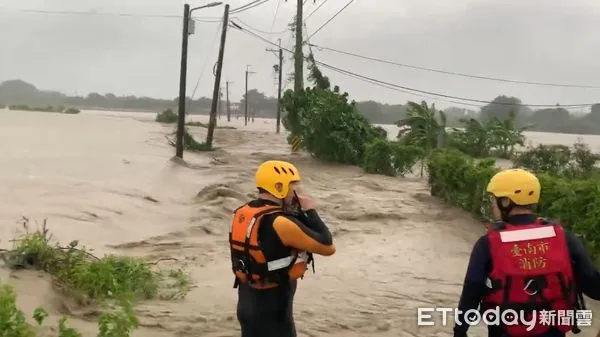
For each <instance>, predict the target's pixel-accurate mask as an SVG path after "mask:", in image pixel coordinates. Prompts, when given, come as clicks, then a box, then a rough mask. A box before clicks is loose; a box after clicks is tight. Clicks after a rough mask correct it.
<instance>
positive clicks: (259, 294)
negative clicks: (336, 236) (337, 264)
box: [237, 200, 333, 337]
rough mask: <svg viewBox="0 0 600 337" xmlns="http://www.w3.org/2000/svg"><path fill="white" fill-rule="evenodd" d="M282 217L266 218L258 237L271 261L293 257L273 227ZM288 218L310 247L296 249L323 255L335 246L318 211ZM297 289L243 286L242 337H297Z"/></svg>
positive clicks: (257, 204) (286, 285)
mask: <svg viewBox="0 0 600 337" xmlns="http://www.w3.org/2000/svg"><path fill="white" fill-rule="evenodd" d="M266 204H270V202H269V201H265V200H254V201H252V202H250V203H249V205H250V206H253V207H263V206H264V205H266ZM278 216H281V215H266V216H265V217H264V218H263V220H262V222H261V224H260V228H259V232H258V237H259V240H260V246H261V249H262V251H263V253H264V254H265V257H266V258H267V260H276V259H279V258H283V257H286V256H289V254H290V248H288V247H286V246H285V245H284V244H283V242H282V240H281V239H280V237H279V235H278V234H277V232H276V230H275V228H274V226H273V222H274V221H275V218H276V217H278ZM285 217H286V218H287V219H289V220H291V222H293V224H295V226H298V227H299V228H300V229H301V230H302V233H303V234H304V235H305V236H306V237H305V238H302V239H301V241H302V240H304V241H303V242H305V243H306V245H307V247H295V248H297V249H299V250H306V251H309V252H311V251H310V249H309V247H308V245H311V246H312V247H314V246H316V247H317V249H316V250H315V251H312V252H311V253H316V254H321V252H320V251H319V249H321V248H320V247H324V248H328V247H331V246H332V245H333V239H332V236H331V233H330V231H329V229H328V228H327V226H326V225H325V224H324V223H323V220H321V218H320V217H319V215H318V213H317V212H316V211H315V210H309V211H307V212H305V214H304V215H301V216H297V217H292V216H287V215H286V216H285ZM278 221H279V220H278ZM315 244H316V245H315ZM296 286H297V282H296V281H288V282H285V283H284V284H282V285H280V286H278V287H276V288H271V289H255V288H252V287H250V286H249V285H247V284H239V287H238V305H237V317H238V320H239V322H240V326H241V330H242V337H296V327H295V325H294V314H293V304H294V294H295V293H296Z"/></svg>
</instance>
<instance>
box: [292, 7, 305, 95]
mask: <svg viewBox="0 0 600 337" xmlns="http://www.w3.org/2000/svg"><path fill="white" fill-rule="evenodd" d="M302 7H303V0H298V4H297V9H296V49H295V50H294V91H296V92H298V91H300V90H302V88H303V87H304V72H303V69H304V64H303V62H304V54H303V53H302V22H303V21H302V16H303V14H302V9H303V8H302Z"/></svg>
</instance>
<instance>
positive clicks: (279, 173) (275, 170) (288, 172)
mask: <svg viewBox="0 0 600 337" xmlns="http://www.w3.org/2000/svg"><path fill="white" fill-rule="evenodd" d="M296 181H300V172H298V169H297V168H296V166H294V165H293V164H291V163H288V162H286V161H280V160H268V161H266V162H264V163H262V164H261V165H260V166H259V167H258V169H257V170H256V187H258V188H261V189H263V190H265V191H267V192H269V193H270V194H272V195H273V196H274V197H276V198H278V199H284V198H285V197H286V196H287V194H288V192H289V190H290V184H291V183H293V182H296ZM278 184H281V185H282V188H281V190H279V189H277V185H278Z"/></svg>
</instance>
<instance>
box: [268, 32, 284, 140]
mask: <svg viewBox="0 0 600 337" xmlns="http://www.w3.org/2000/svg"><path fill="white" fill-rule="evenodd" d="M267 51H273V52H274V50H273V49H267ZM277 70H278V72H279V83H278V86H277V126H276V131H277V133H279V131H280V124H281V81H282V73H283V49H281V39H279V66H277Z"/></svg>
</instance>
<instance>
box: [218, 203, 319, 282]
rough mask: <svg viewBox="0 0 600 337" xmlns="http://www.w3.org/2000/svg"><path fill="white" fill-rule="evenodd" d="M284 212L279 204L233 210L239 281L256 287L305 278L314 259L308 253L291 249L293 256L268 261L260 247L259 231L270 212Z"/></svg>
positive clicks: (234, 265) (233, 250)
mask: <svg viewBox="0 0 600 337" xmlns="http://www.w3.org/2000/svg"><path fill="white" fill-rule="evenodd" d="M277 213H283V212H282V210H281V208H280V207H278V206H271V205H267V206H263V207H251V206H250V205H248V204H246V205H244V206H242V207H240V208H238V209H236V210H235V211H234V214H233V220H232V222H231V227H230V230H229V244H230V247H231V264H232V270H233V273H234V274H235V277H236V280H235V283H234V287H236V286H237V283H238V282H242V283H247V284H248V285H250V286H251V287H253V288H258V289H267V288H273V287H276V286H278V285H280V284H282V283H283V282H289V281H290V280H296V279H299V278H302V277H303V276H304V273H305V272H306V270H307V269H308V268H307V267H308V263H310V262H312V261H311V260H312V256H311V255H310V254H308V253H306V252H297V251H295V250H292V249H290V255H289V256H286V257H282V258H279V259H275V260H268V259H267V256H266V255H265V254H264V252H263V251H262V249H261V247H260V240H259V237H258V231H259V228H260V225H261V220H262V219H263V217H264V216H265V215H267V214H277Z"/></svg>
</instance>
